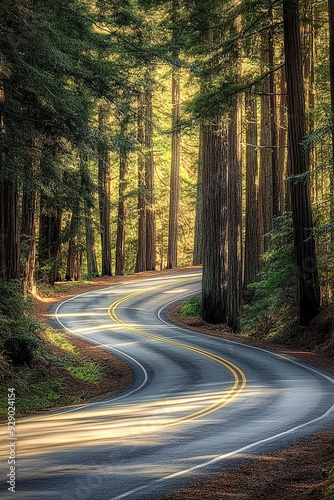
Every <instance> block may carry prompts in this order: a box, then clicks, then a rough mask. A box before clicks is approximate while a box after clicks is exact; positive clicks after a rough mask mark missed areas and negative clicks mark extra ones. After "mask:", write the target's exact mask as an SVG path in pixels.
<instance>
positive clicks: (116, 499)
mask: <svg viewBox="0 0 334 500" xmlns="http://www.w3.org/2000/svg"><path fill="white" fill-rule="evenodd" d="M195 293H196V291H195V292H192V293H191V294H187V295H186V296H190V295H194V294H195ZM186 296H184V297H186ZM180 300H182V298H181V297H180V298H177V299H176V300H173V301H171V302H169V303H168V304H165V305H164V306H162V307H161V308H160V309H159V311H158V313H157V316H158V319H159V320H160V321H162V322H163V323H164V324H166V325H168V326H173V327H174V328H177V329H179V330H182V331H185V332H188V333H196V334H199V335H203V334H202V333H200V332H193V331H192V330H187V329H186V328H182V327H178V326H177V325H174V324H173V323H171V322H168V321H166V320H164V319H163V318H162V317H161V314H162V311H163V310H164V309H166V308H167V307H170V306H171V305H172V304H173V303H175V302H178V301H180ZM224 342H226V343H230V344H236V345H240V343H239V342H235V341H233V340H225V339H224ZM241 345H243V346H245V347H248V348H250V349H256V350H258V351H263V352H265V353H268V354H272V355H273V356H276V357H278V358H282V359H284V360H286V361H288V362H290V363H293V364H295V365H298V366H300V367H301V368H304V369H307V370H309V371H311V372H314V373H316V374H317V375H319V376H320V377H323V378H325V379H326V380H328V381H329V382H331V383H332V384H334V379H333V378H332V377H330V376H328V375H326V374H325V373H322V372H320V371H318V370H317V369H315V368H312V367H311V366H308V365H307V364H302V363H299V362H298V361H295V360H294V359H290V358H288V357H286V356H283V355H282V354H277V353H275V352H273V351H268V350H266V349H262V348H260V347H255V346H250V345H247V344H241ZM333 411H334V404H333V405H332V406H331V407H330V408H329V409H328V410H327V411H326V412H325V413H324V414H323V415H321V416H320V417H317V418H314V419H313V420H309V421H308V422H304V423H303V424H300V425H298V426H296V427H292V428H291V429H288V430H286V431H283V432H280V433H278V434H275V435H274V436H269V437H268V438H265V439H261V440H260V441H255V442H254V443H250V444H248V445H246V446H243V447H242V448H238V449H237V450H234V451H230V452H229V453H225V454H223V455H218V456H217V457H215V458H212V459H211V460H207V461H205V462H202V463H200V464H197V465H194V466H193V467H189V468H188V469H183V470H180V471H178V472H175V473H173V474H170V475H168V476H165V477H162V478H159V479H155V480H153V481H150V482H149V483H147V484H145V485H142V486H138V487H137V488H134V489H132V490H129V491H126V492H125V493H122V494H121V495H117V496H116V497H112V498H110V500H121V499H122V498H126V497H128V496H130V495H132V494H134V493H138V492H140V491H143V490H145V489H147V488H150V487H152V486H155V485H158V484H160V483H163V482H165V481H168V480H170V479H174V478H176V477H178V476H183V475H185V474H189V473H190V472H194V471H195V470H198V469H203V468H204V467H207V466H209V465H212V464H214V463H216V462H219V461H221V460H224V459H226V458H230V457H232V456H235V455H238V454H240V453H243V452H245V451H248V450H250V449H252V448H256V447H257V446H260V445H262V444H265V443H269V442H271V441H276V440H278V439H280V438H282V437H284V436H287V435H289V434H293V433H294V432H296V431H298V430H300V429H303V428H305V427H307V426H309V425H312V424H315V423H316V422H319V421H320V420H323V419H325V418H326V417H328V415H330V414H331V413H332V412H333Z"/></svg>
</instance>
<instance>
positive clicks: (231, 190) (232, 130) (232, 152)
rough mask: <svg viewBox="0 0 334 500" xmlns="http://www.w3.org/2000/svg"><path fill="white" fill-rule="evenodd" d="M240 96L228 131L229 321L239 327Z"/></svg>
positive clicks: (231, 325)
mask: <svg viewBox="0 0 334 500" xmlns="http://www.w3.org/2000/svg"><path fill="white" fill-rule="evenodd" d="M239 102H240V100H239V98H235V99H233V101H232V103H231V108H232V110H231V112H230V116H229V118H230V120H229V133H228V145H229V148H228V166H229V168H228V204H227V209H228V211H227V213H228V279H227V324H228V325H229V326H230V327H231V328H233V330H237V329H238V318H239V315H240V312H241V297H242V293H241V291H242V273H241V260H242V246H241V244H242V240H241V223H242V204H241V195H242V186H241V158H240V154H239V152H240V148H239V144H240V140H239V139H240V138H239V134H238V127H239V124H240V121H239V116H238V115H239Z"/></svg>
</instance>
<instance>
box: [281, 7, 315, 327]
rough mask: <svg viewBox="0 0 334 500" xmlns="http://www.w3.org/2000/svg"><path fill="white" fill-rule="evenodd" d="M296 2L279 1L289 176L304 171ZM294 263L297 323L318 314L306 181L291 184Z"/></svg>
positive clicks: (304, 122)
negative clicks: (282, 37) (285, 87)
mask: <svg viewBox="0 0 334 500" xmlns="http://www.w3.org/2000/svg"><path fill="white" fill-rule="evenodd" d="M298 8H299V6H298V0H283V22H284V49H285V66H286V80H287V92H288V126H289V130H288V133H289V152H290V160H291V172H292V174H294V175H298V174H303V173H305V172H307V171H308V161H307V156H306V154H305V151H304V150H303V144H302V143H303V140H304V138H305V134H306V120H305V97H304V82H303V67H302V52H301V41H300V21H299V10H298ZM291 200H292V218H293V232H294V248H295V263H296V271H297V277H298V290H299V311H300V323H301V324H305V323H307V322H309V321H310V320H311V319H312V318H313V317H314V316H315V315H316V314H317V313H318V312H319V310H320V289H319V281H318V268H317V258H316V251H315V242H314V239H313V237H312V236H311V232H312V228H313V225H312V213H311V203H310V192H309V181H308V180H306V181H302V182H293V183H291Z"/></svg>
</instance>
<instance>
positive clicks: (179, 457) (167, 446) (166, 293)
mask: <svg viewBox="0 0 334 500" xmlns="http://www.w3.org/2000/svg"><path fill="white" fill-rule="evenodd" d="M200 284H201V283H200V274H199V273H196V272H195V273H194V272H193V273H185V274H182V275H180V274H178V275H168V276H163V277H158V278H153V279H146V280H142V281H132V282H128V283H124V284H121V285H117V286H113V287H110V288H107V289H106V288H104V289H102V290H99V291H93V292H87V293H84V294H81V295H78V296H76V297H74V298H71V299H67V300H65V301H63V302H62V303H60V304H58V305H57V306H55V307H54V310H53V311H51V312H50V320H51V321H53V326H57V327H58V328H63V329H65V330H66V331H67V332H70V333H71V334H73V335H78V336H80V338H84V339H85V340H87V341H88V342H92V343H94V344H96V346H99V347H101V348H102V349H106V350H108V351H111V352H113V353H115V354H116V355H117V356H119V357H121V358H123V359H124V360H126V361H127V362H128V363H129V364H130V365H131V366H132V369H133V371H134V384H133V385H132V387H131V388H130V389H128V390H127V391H125V392H124V393H122V394H119V395H117V396H114V397H112V398H110V399H107V400H104V401H101V402H98V403H94V404H88V405H85V406H83V407H79V408H70V409H67V410H63V411H60V412H58V413H53V414H50V415H48V416H41V417H34V418H26V419H21V420H18V421H17V423H16V434H15V437H16V440H15V453H16V470H15V472H16V486H15V489H16V492H15V494H13V493H12V492H10V491H8V490H7V488H8V487H9V486H10V484H7V483H6V481H7V480H8V479H9V477H7V474H8V473H9V472H10V469H9V467H10V465H9V464H8V457H9V453H10V450H11V448H10V446H11V444H10V443H13V442H14V441H12V440H11V438H10V437H9V435H8V430H7V425H3V426H1V431H2V446H1V456H0V458H1V474H2V477H1V491H0V497H1V498H6V499H7V498H14V497H15V499H17V500H19V499H20V500H23V499H24V500H30V499H34V500H40V499H41V500H42V499H57V500H77V499H78V500H79V499H80V500H83V499H93V500H116V499H122V498H127V499H142V500H150V499H159V498H161V497H162V496H163V495H164V494H166V493H168V492H170V491H172V490H173V489H175V488H178V487H180V486H184V485H186V484H188V483H189V482H193V481H195V480H198V479H203V478H205V477H207V475H208V474H209V473H212V472H214V471H217V470H222V469H223V468H227V467H232V466H235V465H237V464H239V463H240V462H242V461H243V460H245V459H247V458H248V457H251V456H254V455H256V454H258V453H263V452H267V451H270V450H274V449H277V448H281V447H284V446H287V445H289V444H292V443H293V442H295V441H297V440H299V439H300V438H303V437H306V436H308V435H310V434H312V433H315V432H316V431H319V430H323V429H328V428H332V427H334V391H333V384H334V380H333V378H332V377H331V376H330V375H329V374H327V373H325V372H322V371H321V370H318V369H316V368H313V367H311V366H308V365H306V364H304V363H302V362H300V361H297V360H294V359H293V358H288V357H284V356H280V355H277V354H274V353H271V352H268V351H265V350H262V349H258V348H255V347H250V346H245V345H241V344H238V343H235V342H230V341H224V340H221V339H218V338H215V337H210V336H206V335H202V334H199V333H195V332H190V331H187V330H184V329H182V328H179V327H177V326H173V325H171V324H170V323H169V322H168V321H167V320H166V319H165V317H164V310H165V309H166V307H168V305H170V304H171V303H173V302H176V301H178V300H180V299H181V298H182V297H184V296H187V295H193V294H195V293H196V292H198V291H199V290H200ZM17 397H19V395H17Z"/></svg>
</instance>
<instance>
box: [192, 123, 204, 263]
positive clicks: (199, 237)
mask: <svg viewBox="0 0 334 500" xmlns="http://www.w3.org/2000/svg"><path fill="white" fill-rule="evenodd" d="M202 172H203V124H201V125H200V130H199V151H198V172H197V192H196V217H195V235H194V253H193V265H194V266H198V265H200V264H202V261H203V259H202V255H203V220H202V218H203V217H202V215H203V200H202Z"/></svg>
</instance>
